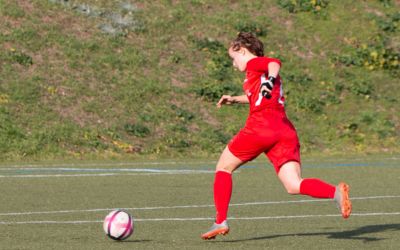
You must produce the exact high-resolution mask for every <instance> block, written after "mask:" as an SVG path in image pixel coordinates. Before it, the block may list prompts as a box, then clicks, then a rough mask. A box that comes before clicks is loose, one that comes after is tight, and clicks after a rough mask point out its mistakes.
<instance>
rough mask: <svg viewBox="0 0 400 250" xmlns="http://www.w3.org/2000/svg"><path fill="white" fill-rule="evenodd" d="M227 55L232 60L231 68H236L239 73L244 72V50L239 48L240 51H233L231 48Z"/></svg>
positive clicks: (245, 61)
mask: <svg viewBox="0 0 400 250" xmlns="http://www.w3.org/2000/svg"><path fill="white" fill-rule="evenodd" d="M228 53H229V56H230V57H231V58H232V64H233V67H235V68H237V69H238V70H239V71H241V72H244V71H246V66H247V58H246V57H245V54H246V51H245V49H243V48H241V49H240V50H237V51H234V50H233V49H232V48H229V50H228Z"/></svg>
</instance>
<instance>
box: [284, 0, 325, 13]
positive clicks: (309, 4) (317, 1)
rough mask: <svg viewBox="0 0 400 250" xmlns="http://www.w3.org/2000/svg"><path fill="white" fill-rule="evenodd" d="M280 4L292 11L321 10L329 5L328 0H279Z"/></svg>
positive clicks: (317, 11) (316, 11) (315, 11)
mask: <svg viewBox="0 0 400 250" xmlns="http://www.w3.org/2000/svg"><path fill="white" fill-rule="evenodd" d="M278 4H279V6H281V7H282V8H284V9H287V10H288V11H289V12H290V13H296V12H313V13H320V11H321V10H322V9H324V8H326V7H328V4H329V1H328V0H278Z"/></svg>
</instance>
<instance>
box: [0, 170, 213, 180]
mask: <svg viewBox="0 0 400 250" xmlns="http://www.w3.org/2000/svg"><path fill="white" fill-rule="evenodd" d="M114 172H118V170H114ZM126 172H127V171H125V172H120V173H97V174H21V175H0V178H58V177H105V176H106V177H107V176H121V175H123V176H134V175H141V176H146V175H147V176H149V175H164V174H167V175H180V174H214V173H215V170H187V169H186V170H185V169H182V170H160V171H156V170H151V171H137V172H144V173H126ZM131 172H135V171H131Z"/></svg>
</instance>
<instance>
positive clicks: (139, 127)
mask: <svg viewBox="0 0 400 250" xmlns="http://www.w3.org/2000/svg"><path fill="white" fill-rule="evenodd" d="M124 129H125V131H126V132H127V133H128V134H130V135H134V136H137V137H146V136H148V135H149V134H150V129H149V128H147V127H146V126H145V125H143V124H130V123H127V124H125V125H124Z"/></svg>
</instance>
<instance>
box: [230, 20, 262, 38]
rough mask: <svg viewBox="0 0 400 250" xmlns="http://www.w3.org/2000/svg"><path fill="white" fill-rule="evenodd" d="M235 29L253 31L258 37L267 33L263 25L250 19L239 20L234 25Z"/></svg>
mask: <svg viewBox="0 0 400 250" xmlns="http://www.w3.org/2000/svg"><path fill="white" fill-rule="evenodd" d="M235 29H236V30H237V31H239V32H251V33H254V34H256V35H257V36H258V37H260V36H266V35H267V29H266V28H265V26H264V25H262V24H259V23H256V22H251V21H243V20H241V21H239V22H238V23H237V24H236V25H235Z"/></svg>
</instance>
